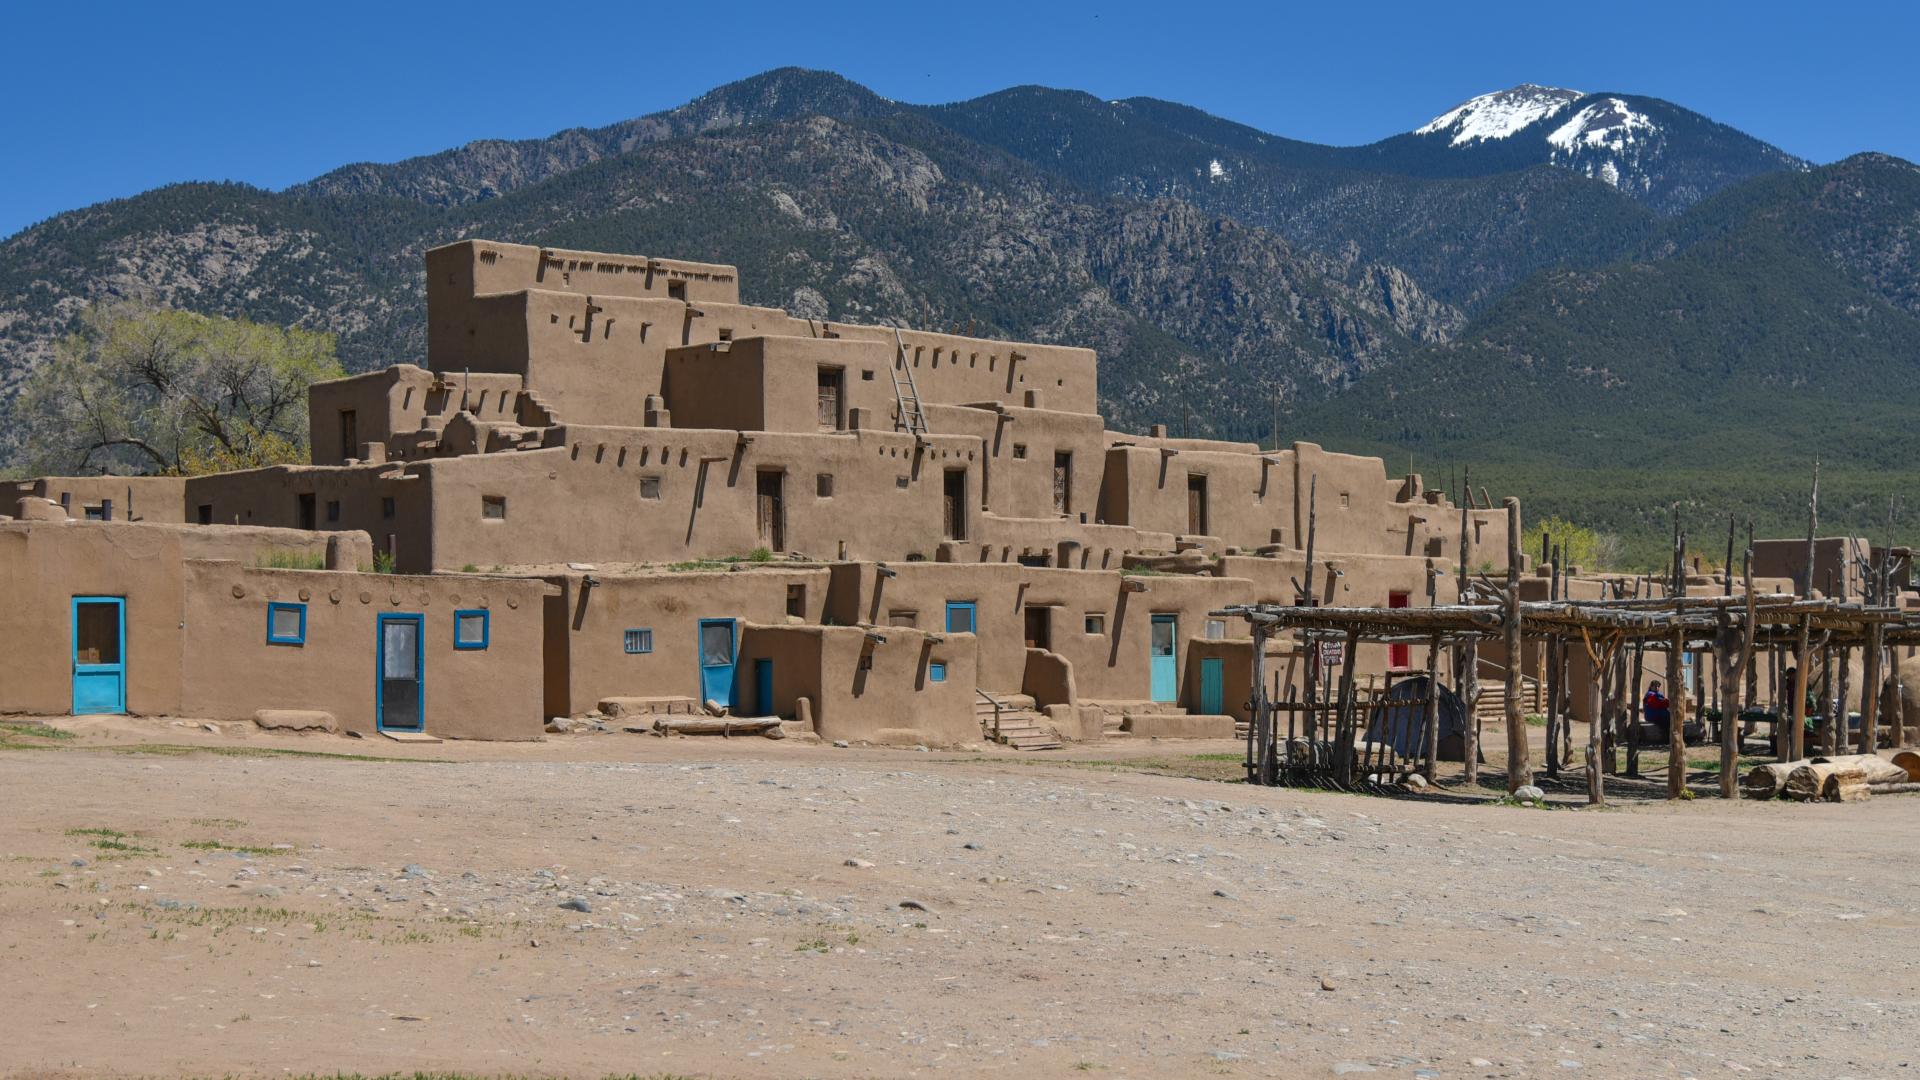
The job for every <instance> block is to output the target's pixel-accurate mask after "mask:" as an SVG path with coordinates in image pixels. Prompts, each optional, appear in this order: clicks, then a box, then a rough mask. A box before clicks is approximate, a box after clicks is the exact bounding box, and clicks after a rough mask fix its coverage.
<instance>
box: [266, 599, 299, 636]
mask: <svg viewBox="0 0 1920 1080" xmlns="http://www.w3.org/2000/svg"><path fill="white" fill-rule="evenodd" d="M306 643H307V605H305V604H288V603H281V602H278V601H275V602H272V603H269V604H268V605H267V644H269V645H305V644H306Z"/></svg>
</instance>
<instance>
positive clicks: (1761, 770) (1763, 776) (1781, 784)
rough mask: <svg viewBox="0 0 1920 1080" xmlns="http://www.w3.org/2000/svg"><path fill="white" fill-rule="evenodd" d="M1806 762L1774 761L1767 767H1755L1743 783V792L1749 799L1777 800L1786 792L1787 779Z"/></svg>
mask: <svg viewBox="0 0 1920 1080" xmlns="http://www.w3.org/2000/svg"><path fill="white" fill-rule="evenodd" d="M1805 764H1807V763H1806V762H1804V761H1788V762H1781V761H1774V762H1769V763H1767V764H1765V765H1755V766H1754V767H1753V769H1752V770H1751V771H1750V772H1748V773H1747V776H1746V779H1745V780H1744V781H1742V783H1741V785H1740V788H1741V791H1742V792H1743V793H1744V794H1745V795H1746V796H1747V798H1749V799H1777V798H1779V797H1780V796H1781V794H1782V793H1783V792H1785V791H1786V787H1787V777H1789V776H1791V775H1792V774H1793V770H1794V769H1796V768H1799V767H1800V766H1801V765H1805Z"/></svg>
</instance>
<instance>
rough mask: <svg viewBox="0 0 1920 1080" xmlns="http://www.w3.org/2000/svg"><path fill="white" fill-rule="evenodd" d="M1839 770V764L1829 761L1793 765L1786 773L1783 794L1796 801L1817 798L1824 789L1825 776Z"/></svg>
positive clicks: (1808, 800) (1825, 785)
mask: <svg viewBox="0 0 1920 1080" xmlns="http://www.w3.org/2000/svg"><path fill="white" fill-rule="evenodd" d="M1839 771H1840V766H1838V765H1833V764H1830V763H1829V764H1821V765H1815V764H1814V763H1812V762H1808V763H1806V764H1804V765H1798V766H1795V767H1794V770H1793V771H1792V772H1791V773H1788V774H1787V783H1786V787H1785V788H1784V789H1783V794H1784V795H1785V796H1786V797H1787V798H1789V799H1793V800H1795V801H1797V802H1810V801H1812V800H1814V799H1817V798H1819V797H1820V794H1821V793H1822V792H1824V791H1825V790H1826V788H1827V778H1828V777H1830V776H1832V775H1833V774H1834V773H1836V772H1839Z"/></svg>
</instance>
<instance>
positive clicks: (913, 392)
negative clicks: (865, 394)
mask: <svg viewBox="0 0 1920 1080" xmlns="http://www.w3.org/2000/svg"><path fill="white" fill-rule="evenodd" d="M893 347H894V355H893V367H892V368H891V369H890V372H889V373H890V374H891V375H892V376H893V400H894V403H895V404H896V405H898V406H899V414H898V417H897V419H895V421H894V425H893V426H894V428H895V430H898V431H904V432H906V433H907V434H909V435H925V434H927V413H926V410H925V409H922V408H921V407H920V386H919V384H918V383H916V382H914V381H913V365H912V364H909V363H907V343H906V342H905V341H903V340H901V338H900V331H899V329H898V328H895V330H894V331H893ZM902 371H904V372H906V373H907V381H906V383H905V385H904V386H903V385H902V384H901V382H900V373H901V372H902Z"/></svg>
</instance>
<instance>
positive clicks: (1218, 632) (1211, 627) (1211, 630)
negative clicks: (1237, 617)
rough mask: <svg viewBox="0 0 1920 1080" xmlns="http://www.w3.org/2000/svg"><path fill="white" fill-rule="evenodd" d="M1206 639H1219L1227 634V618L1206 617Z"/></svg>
mask: <svg viewBox="0 0 1920 1080" xmlns="http://www.w3.org/2000/svg"><path fill="white" fill-rule="evenodd" d="M1206 632H1207V640H1208V641H1219V640H1221V639H1223V638H1225V637H1226V636H1227V620H1225V619H1208V620H1207V625H1206Z"/></svg>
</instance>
